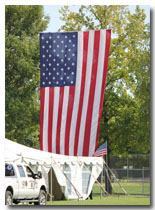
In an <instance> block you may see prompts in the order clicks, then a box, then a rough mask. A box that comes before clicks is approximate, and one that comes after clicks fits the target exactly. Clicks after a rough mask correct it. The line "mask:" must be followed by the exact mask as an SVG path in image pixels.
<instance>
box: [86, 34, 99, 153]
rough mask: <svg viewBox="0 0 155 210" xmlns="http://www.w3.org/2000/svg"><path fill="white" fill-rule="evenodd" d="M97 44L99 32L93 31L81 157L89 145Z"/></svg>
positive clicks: (87, 151)
mask: <svg viewBox="0 0 155 210" xmlns="http://www.w3.org/2000/svg"><path fill="white" fill-rule="evenodd" d="M99 44H100V31H95V35H94V50H93V61H92V73H91V83H90V90H89V99H88V108H87V116H86V125H85V133H84V145H83V156H88V155H89V143H90V133H91V124H92V114H93V105H94V96H95V87H96V77H97V67H98V55H99Z"/></svg>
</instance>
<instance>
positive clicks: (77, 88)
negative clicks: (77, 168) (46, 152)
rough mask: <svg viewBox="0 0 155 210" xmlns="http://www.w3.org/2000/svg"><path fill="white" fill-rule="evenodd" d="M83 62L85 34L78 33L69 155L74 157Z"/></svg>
mask: <svg viewBox="0 0 155 210" xmlns="http://www.w3.org/2000/svg"><path fill="white" fill-rule="evenodd" d="M82 61H83V32H78V52H77V72H76V85H75V96H74V105H73V112H72V120H71V128H70V139H69V155H74V140H75V132H76V123H77V116H78V107H79V100H80V99H79V98H80V90H81V75H82Z"/></svg>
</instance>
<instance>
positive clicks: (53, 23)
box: [44, 5, 150, 32]
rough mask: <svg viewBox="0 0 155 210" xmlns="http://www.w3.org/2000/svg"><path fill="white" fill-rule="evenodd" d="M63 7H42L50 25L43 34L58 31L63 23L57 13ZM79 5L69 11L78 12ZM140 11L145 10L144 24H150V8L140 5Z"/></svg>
mask: <svg viewBox="0 0 155 210" xmlns="http://www.w3.org/2000/svg"><path fill="white" fill-rule="evenodd" d="M62 6H63V5H45V6H44V13H45V15H48V16H50V23H49V25H48V28H47V29H46V31H45V32H57V31H58V29H59V28H60V27H61V25H62V24H63V23H64V22H63V21H61V20H60V16H61V14H60V13H59V10H60V8H61V7H62ZM80 6H81V5H74V6H70V10H71V11H75V12H78V9H79V7H80ZM135 7H136V6H135V5H130V6H129V9H130V11H131V12H132V13H134V10H135ZM140 7H141V8H142V9H144V10H145V13H146V22H147V23H148V22H150V7H149V6H146V5H144V6H143V5H140Z"/></svg>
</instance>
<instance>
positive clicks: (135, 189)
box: [47, 182, 150, 206]
mask: <svg viewBox="0 0 155 210" xmlns="http://www.w3.org/2000/svg"><path fill="white" fill-rule="evenodd" d="M121 185H122V186H123V187H124V189H125V190H126V191H127V193H128V194H130V195H129V196H125V195H119V194H120V193H123V192H122V190H121V189H120V187H119V185H118V184H117V183H113V189H114V194H113V195H111V196H106V197H101V196H100V191H101V190H100V188H99V186H98V185H97V184H94V186H93V200H90V199H88V200H84V201H77V200H69V201H66V200H63V201H53V202H51V201H49V202H47V205H108V206H109V205H145V206H146V205H150V196H142V195H141V194H143V193H144V194H146V195H150V183H144V185H143V184H142V183H128V182H123V183H121ZM103 187H104V186H103ZM133 194H135V195H133ZM136 194H137V195H136Z"/></svg>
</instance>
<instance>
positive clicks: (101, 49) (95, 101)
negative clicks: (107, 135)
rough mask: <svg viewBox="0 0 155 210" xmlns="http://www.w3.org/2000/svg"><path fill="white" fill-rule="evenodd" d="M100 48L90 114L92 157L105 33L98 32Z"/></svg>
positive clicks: (90, 153) (90, 149) (90, 151)
mask: <svg viewBox="0 0 155 210" xmlns="http://www.w3.org/2000/svg"><path fill="white" fill-rule="evenodd" d="M100 33H101V34H100V46H99V48H100V49H99V58H98V69H97V81H96V87H95V97H94V107H93V114H92V128H91V135H90V144H89V145H90V146H89V156H92V155H93V154H94V151H95V146H96V142H95V141H94V139H96V135H97V126H98V113H99V105H100V104H99V101H100V98H101V87H102V80H103V65H104V56H105V38H106V33H105V31H101V32H100Z"/></svg>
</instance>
